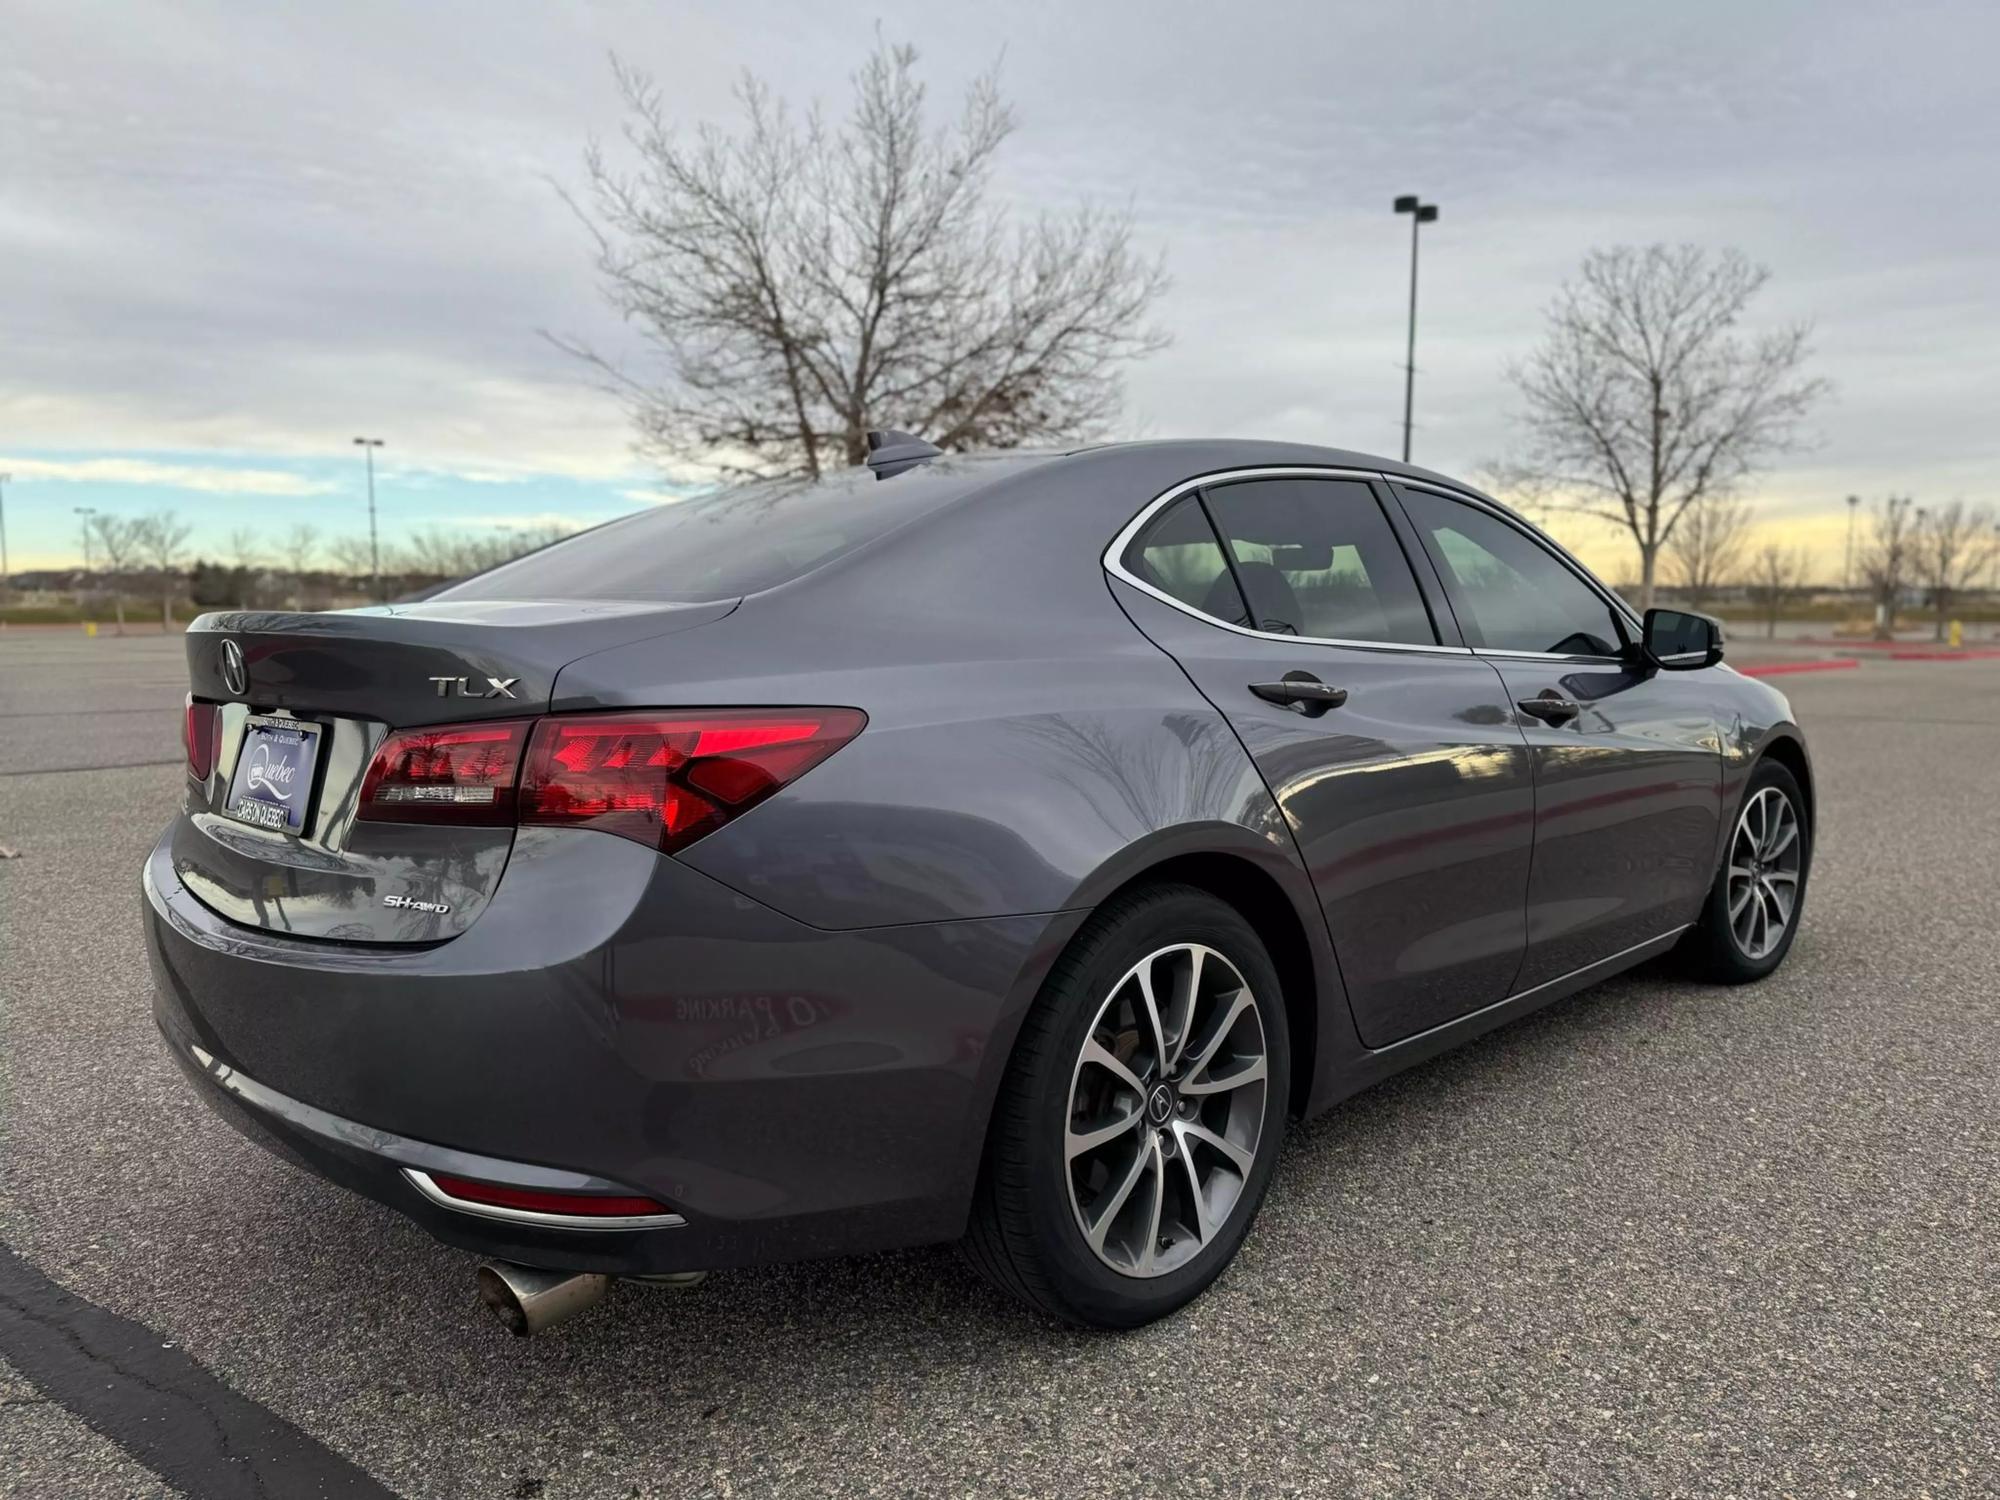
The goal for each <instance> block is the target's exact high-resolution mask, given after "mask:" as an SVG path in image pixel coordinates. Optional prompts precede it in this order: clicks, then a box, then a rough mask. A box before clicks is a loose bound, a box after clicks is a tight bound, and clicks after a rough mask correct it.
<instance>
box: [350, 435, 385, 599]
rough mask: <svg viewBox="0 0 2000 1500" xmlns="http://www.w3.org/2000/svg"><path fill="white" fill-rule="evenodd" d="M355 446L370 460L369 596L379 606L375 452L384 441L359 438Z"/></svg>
mask: <svg viewBox="0 0 2000 1500" xmlns="http://www.w3.org/2000/svg"><path fill="white" fill-rule="evenodd" d="M354 445H355V446H356V447H357V448H359V449H360V450H361V452H362V456H363V457H364V458H366V459H367V460H368V572H369V582H368V596H369V598H371V599H373V600H374V601H375V602H376V603H377V604H380V603H382V602H383V599H382V546H381V543H380V542H378V541H377V540H376V536H375V450H376V449H377V448H379V447H381V446H382V439H380V438H371V437H358V438H356V439H355V440H354Z"/></svg>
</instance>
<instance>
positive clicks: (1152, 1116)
mask: <svg viewBox="0 0 2000 1500" xmlns="http://www.w3.org/2000/svg"><path fill="white" fill-rule="evenodd" d="M1173 1115H1174V1091H1173V1090H1172V1089H1170V1088H1168V1087H1167V1086H1166V1085H1165V1084H1164V1083H1161V1084H1155V1085H1154V1086H1153V1092H1152V1093H1150V1094H1148V1095H1147V1096H1146V1118H1147V1119H1149V1120H1151V1121H1152V1122H1153V1123H1154V1124H1155V1125H1164V1124H1166V1123H1167V1121H1168V1120H1170V1119H1172V1118H1173Z"/></svg>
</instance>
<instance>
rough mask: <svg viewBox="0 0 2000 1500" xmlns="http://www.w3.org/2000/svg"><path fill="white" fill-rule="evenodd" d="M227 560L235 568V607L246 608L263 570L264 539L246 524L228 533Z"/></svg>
mask: <svg viewBox="0 0 2000 1500" xmlns="http://www.w3.org/2000/svg"><path fill="white" fill-rule="evenodd" d="M229 561H230V565H231V566H232V567H234V568H235V570H236V607H237V608H238V609H248V608H249V607H250V600H251V596H252V595H253V594H254V593H255V592H256V589H257V581H258V577H259V575H261V574H262V573H263V571H264V539H263V537H262V536H261V535H259V534H258V533H257V532H256V531H253V530H252V529H251V528H249V527H247V526H241V527H238V528H237V529H236V530H235V531H232V532H230V533H229Z"/></svg>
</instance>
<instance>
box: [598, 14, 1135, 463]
mask: <svg viewBox="0 0 2000 1500" xmlns="http://www.w3.org/2000/svg"><path fill="white" fill-rule="evenodd" d="M916 62H917V53H916V51H915V49H913V48H910V47H907V46H891V45H888V44H886V43H883V44H879V45H878V46H877V48H876V49H875V51H874V52H873V53H872V54H871V55H870V56H869V57H868V59H867V60H866V61H865V62H864V63H863V64H862V66H861V68H860V70H859V71H858V72H857V73H856V74H855V75H854V78H853V84H854V100H853V105H852V107H851V109H850V111H849V113H848V116H847V118H846V119H845V120H844V121H841V122H838V123H829V122H828V121H827V120H826V119H825V118H823V117H822V115H821V114H820V112H819V110H818V108H817V107H815V108H814V109H813V110H812V111H810V112H809V113H808V114H807V115H806V117H805V119H804V120H803V122H799V121H795V120H794V119H793V118H792V117H791V115H790V114H789V112H788V111H787V110H786V108H785V106H784V105H783V104H782V103H780V102H779V101H776V100H774V99H773V98H772V96H771V94H770V91H769V89H768V88H767V87H766V86H765V85H764V84H763V83H761V82H759V81H758V80H757V79H755V78H754V77H749V76H747V75H746V77H745V78H744V80H743V82H742V84H741V85H740V86H739V88H738V90H737V95H738V98H739V99H740V101H741V103H742V106H743V113H744V123H743V129H742V131H741V133H739V134H734V135H732V134H728V133H725V132H723V131H721V130H718V129H716V128H714V127H712V126H703V127H701V128H699V129H697V130H696V131H695V132H694V133H693V134H692V135H681V134H679V133H677V132H676V131H675V129H674V127H673V125H672V123H671V122H670V121H669V119H668V117H667V113H666V101H665V100H664V98H663V96H662V95H661V93H660V91H659V89H658V88H657V87H656V86H655V84H654V83H653V82H652V80H651V79H650V78H648V77H647V76H646V75H645V74H643V73H641V72H638V71H635V70H634V69H632V68H629V67H626V66H624V65H622V64H619V63H614V64H613V67H614V72H615V75H616V78H617V84H618V88H619V91H620V93H621V94H622V95H623V99H624V103H625V106H626V110H627V115H628V120H627V125H626V128H625V132H624V135H625V140H626V142H627V144H628V146H629V147H630V148H631V151H632V153H633V155H634V156H635V157H636V167H635V168H633V169H632V170H629V171H623V170H619V169H617V168H615V167H613V166H612V165H611V163H610V162H609V160H608V159H607V157H606V156H605V154H604V152H603V151H602V149H601V148H600V147H598V146H596V145H595V144H593V145H592V147H591V148H590V150H589V152H588V154H587V156H586V159H585V164H586V167H587V170H588V174H589V180H590V191H589V194H588V199H587V202H586V203H575V202H573V203H572V205H571V206H572V207H573V208H574V209H575V210H576V212H577V214H578V216H579V218H581V219H582V220H583V221H584V223H585V224H586V225H587V226H588V227H589V229H590V231H591V233H592V235H593V237H594V238H595V241H596V262H597V271H598V275H599V280H600V282H601V284H602V286H603V289H604V292H605V295H606V296H607V297H608V299H609V300H610V302H611V304H612V306H614V307H615V308H616V309H617V310H618V311H619V312H620V313H621V314H622V315H623V316H624V317H625V319H626V321H627V322H628V323H630V324H632V325H633V326H634V327H636V328H637V329H638V331H639V333H640V335H641V337H642V338H643V339H644V340H645V342H646V343H647V344H648V345H649V346H650V347H651V350H652V352H653V354H654V355H656V356H657V357H658V361H659V364H660V365H661V366H662V367H663V368H662V371H661V372H660V373H661V374H662V375H663V377H664V378H662V379H658V380H657V381H649V380H648V379H646V378H644V377H642V376H635V375H631V374H628V373H626V372H624V371H622V370H620V369H619V368H617V367H616V366H614V365H613V364H612V363H611V362H610V361H608V360H605V359H603V358H601V357H599V356H597V355H595V354H593V353H591V352H590V351H589V350H587V349H584V348H580V347H577V346H576V345H574V344H567V343H565V344H564V347H566V348H569V349H570V350H571V351H572V352H573V353H576V354H579V355H581V356H582V357H584V358H585V359H588V360H590V361H591V362H592V363H593V364H594V365H596V367H597V368H598V369H599V370H600V371H601V372H603V373H604V374H605V375H606V376H608V377H609V379H610V381H611V383H612V385H613V387H614V388H615V389H617V390H619V391H620V392H621V393H622V394H623V395H624V396H625V397H626V399H627V402H628V404H629V406H630V408H631V410H632V412H633V415H634V418H635V421H636V424H637V427H638V430H639V434H640V446H641V448H642V450H645V451H647V452H649V453H651V454H652V455H653V456H655V457H656V458H659V459H662V460H665V461H668V462H673V463H679V464H692V465H694V466H697V467H699V468H703V469H710V470H721V471H723V472H738V473H751V474H806V475H815V476H816V475H818V474H819V473H821V472H822V470H824V469H828V468H836V467H839V466H841V465H843V464H857V463H860V462H861V461H862V460H863V458H865V457H866V455H867V443H866V434H867V432H868V430H869V429H870V428H871V427H890V426H894V427H904V428H909V429H912V430H914V431H917V432H919V433H921V434H923V435H924V436H925V437H927V438H929V439H930V440H931V441H932V442H935V443H937V444H938V445H939V446H940V447H943V448H973V447H995V448H1006V447H1014V446H1018V445H1020V444H1023V443H1031V442H1039V441H1049V440H1057V439H1071V438H1076V437H1082V436H1089V435H1092V434H1094V433H1097V432H1099V431H1101V430H1102V429H1103V428H1104V427H1105V425H1106V424H1107V423H1108V422H1109V421H1110V419H1111V418H1112V417H1113V416H1114V415H1115V414H1116V413H1117V411H1118V409H1119V406H1120V404H1121V401H1122V388H1121V383H1120V380H1119V376H1118V367H1119V365H1120V364H1121V363H1122V362H1124V361H1126V360H1130V359H1134V358H1138V357H1141V356H1144V355H1147V354H1150V353H1153V352H1155V351H1156V350H1158V349H1160V348H1163V347H1164V346H1165V344H1166V342H1167V339H1166V337H1165V335H1164V334H1162V333H1161V332H1159V331H1158V330H1156V329H1152V328H1149V327H1148V326H1146V324H1145V318H1146V315H1147V313H1148V311H1149V309H1150V308H1151V307H1152V304H1153V302H1154V300H1155V299H1156V298H1157V297H1158V296H1159V295H1160V293H1161V292H1162V291H1163V290H1164V289H1165V287H1166V277H1165V273H1164V270H1163V269H1162V267H1161V265H1160V264H1159V263H1158V262H1157V261H1148V260H1144V259H1142V258H1140V257H1139V255H1138V254H1137V253H1136V252H1135V251H1134V249H1133V246H1132V235H1131V222H1130V219H1129V217H1127V216H1124V215H1118V214H1107V213H1104V212H1102V211H1099V210H1096V209H1093V208H1090V207H1088V206H1085V207H1082V208H1079V209H1077V210H1076V211H1075V212H1073V213H1070V214H1068V215H1066V216H1060V217H1056V216H1044V217H1042V218H1039V219H1037V220H1035V221H1033V222H1031V223H1022V224H1017V223H1014V222H1011V221H1010V219H1009V217H1008V215H1007V214H1006V213H1005V212H1004V211H1003V210H1002V209H1001V208H999V207H997V206H995V205H993V204H991V203H989V201H988V197H987V189H988V186H989V179H990V174H991V170H992V166H993V160H994V157H995V155H996V154H997V153H998V152H999V150H1000V148H1001V146H1002V145H1003V144H1004V143H1005V142H1006V140H1007V137H1008V136H1009V135H1010V134H1012V132H1013V130H1014V124H1015V122H1014V115H1013V112H1012V111H1011V110H1010V109H1009V108H1008V106H1007V105H1006V104H1005V103H1004V102H1003V101H1002V99H1001V97H1000V93H999V86H998V79H997V76H996V74H995V73H994V72H988V73H986V74H984V75H982V76H981V77H980V78H978V79H977V80H975V81H974V82H973V84H972V85H971V87H970V88H969V89H968V91H967V93H966V97H965V102H964V105H963V107H962V108H961V110H960V112H959V114H958V117H957V118H956V120H954V121H953V122H952V123H951V124H949V125H948V126H945V127H944V128H941V129H933V128H929V127H927V125H926V122H925V110H924V104H925V99H924V87H923V85H922V84H921V83H919V82H918V81H917V76H916ZM559 342H560V341H559Z"/></svg>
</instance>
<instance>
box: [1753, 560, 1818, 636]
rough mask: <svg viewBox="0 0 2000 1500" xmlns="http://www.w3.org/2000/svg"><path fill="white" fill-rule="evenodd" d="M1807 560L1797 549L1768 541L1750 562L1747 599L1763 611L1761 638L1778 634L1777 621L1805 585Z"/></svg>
mask: <svg viewBox="0 0 2000 1500" xmlns="http://www.w3.org/2000/svg"><path fill="white" fill-rule="evenodd" d="M1807 565H1808V559H1807V557H1806V554H1805V551H1804V550H1803V549H1802V548H1798V547H1784V546H1780V545H1779V544H1778V543H1776V542H1767V543H1765V544H1764V546H1763V548H1762V549H1761V550H1760V551H1759V552H1758V553H1757V556H1756V557H1755V558H1753V559H1752V560H1751V563H1750V597H1751V599H1752V600H1754V601H1755V602H1756V603H1757V605H1758V606H1759V607H1760V608H1762V609H1763V611H1764V636H1765V638H1766V639H1767V640H1768V639H1770V638H1772V637H1774V636H1776V635H1777V633H1778V620H1779V617H1780V616H1782V615H1783V614H1784V612H1785V606H1786V605H1787V604H1789V603H1791V602H1792V599H1793V597H1794V596H1795V595H1796V594H1797V593H1798V592H1799V588H1800V586H1801V585H1802V584H1803V583H1804V582H1805V578H1806V568H1807Z"/></svg>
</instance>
